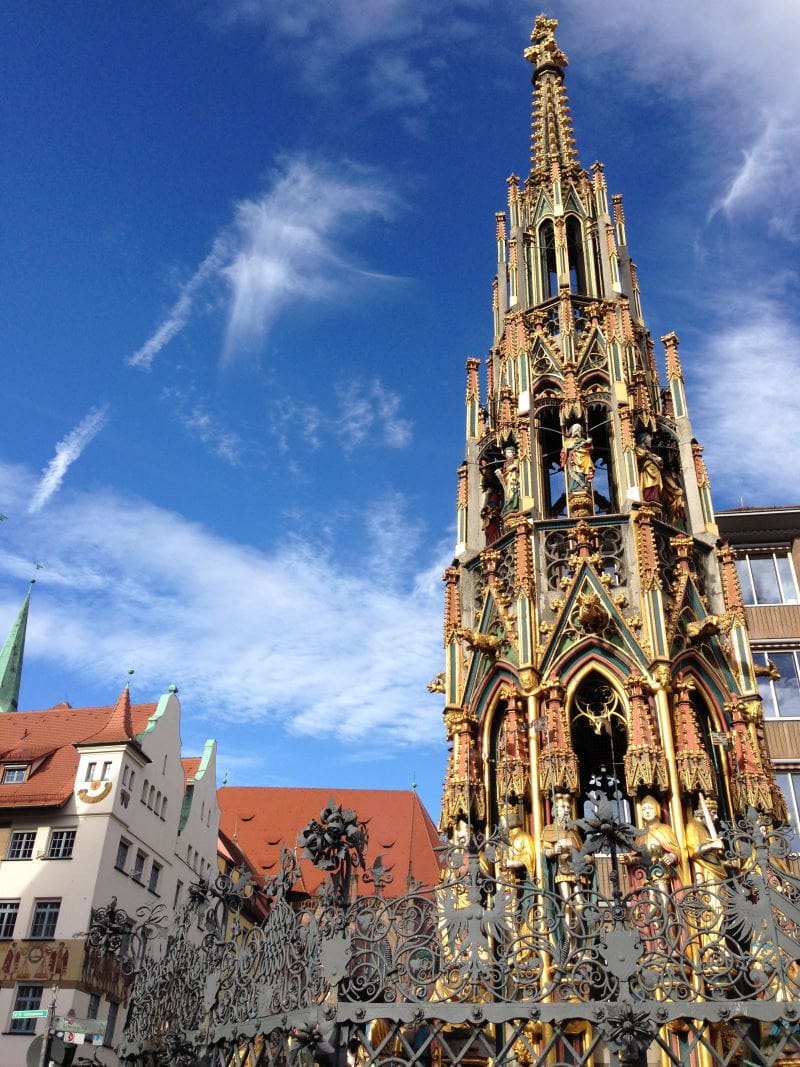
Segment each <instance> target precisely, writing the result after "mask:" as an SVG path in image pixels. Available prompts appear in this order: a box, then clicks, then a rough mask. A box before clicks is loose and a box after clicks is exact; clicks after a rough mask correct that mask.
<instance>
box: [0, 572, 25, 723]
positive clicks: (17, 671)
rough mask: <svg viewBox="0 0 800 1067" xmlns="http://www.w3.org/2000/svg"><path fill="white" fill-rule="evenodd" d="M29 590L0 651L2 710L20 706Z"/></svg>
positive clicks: (0, 702) (0, 699) (0, 700)
mask: <svg viewBox="0 0 800 1067" xmlns="http://www.w3.org/2000/svg"><path fill="white" fill-rule="evenodd" d="M30 602H31V591H30V589H29V590H28V592H27V594H26V596H25V599H24V600H23V601H22V607H21V608H20V609H19V614H18V615H17V617H16V619H15V621H14V625H13V626H12V627H11V632H10V633H9V635H8V637H7V638H6V643H5V644H4V645H3V651H2V652H0V711H16V710H17V708H18V707H19V685H20V682H21V680H22V656H23V653H24V652H25V631H26V630H27V628H28V605H29V604H30Z"/></svg>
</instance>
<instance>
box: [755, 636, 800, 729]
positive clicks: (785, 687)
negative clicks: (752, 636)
mask: <svg viewBox="0 0 800 1067" xmlns="http://www.w3.org/2000/svg"><path fill="white" fill-rule="evenodd" d="M753 659H754V660H755V662H756V663H758V664H762V663H763V664H764V665H765V666H767V665H768V664H769V663H770V662H771V663H772V664H773V666H774V667H775V668H776V672H777V673H778V674H779V675H780V678H767V677H765V676H762V677H760V678H759V679H758V691H759V693H760V694H761V699H762V700H763V701H764V714H765V715H766V716H767V718H770V719H778V718H780V719H800V653H798V652H790V651H788V650H783V651H774V652H773V651H768V652H754V653H753Z"/></svg>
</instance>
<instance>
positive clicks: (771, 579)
mask: <svg viewBox="0 0 800 1067" xmlns="http://www.w3.org/2000/svg"><path fill="white" fill-rule="evenodd" d="M736 570H737V573H738V575H739V581H740V582H741V585H742V596H743V597H744V602H745V604H797V603H798V602H799V601H800V598H799V597H798V593H797V579H796V578H795V573H794V567H793V565H792V558H791V556H790V555H789V553H788V552H780V551H778V552H762V553H756V552H745V553H744V554H743V555H742V556H740V558H739V559H737V560H736Z"/></svg>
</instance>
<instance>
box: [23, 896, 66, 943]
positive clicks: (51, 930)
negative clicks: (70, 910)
mask: <svg viewBox="0 0 800 1067" xmlns="http://www.w3.org/2000/svg"><path fill="white" fill-rule="evenodd" d="M60 907H61V901H60V900H37V901H36V903H35V904H34V906H33V919H32V920H31V932H30V936H31V937H32V938H38V939H40V940H42V941H49V940H51V938H54V937H55V936H56V923H57V922H58V911H59V908H60Z"/></svg>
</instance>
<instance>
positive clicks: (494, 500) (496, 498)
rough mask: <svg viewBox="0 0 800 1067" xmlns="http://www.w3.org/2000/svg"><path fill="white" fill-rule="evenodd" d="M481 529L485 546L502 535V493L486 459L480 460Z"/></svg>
mask: <svg viewBox="0 0 800 1067" xmlns="http://www.w3.org/2000/svg"><path fill="white" fill-rule="evenodd" d="M480 471H481V493H482V501H481V527H482V528H483V533H484V537H485V538H486V544H487V545H493V544H494V542H495V541H496V540H497V538H498V537H499V536H500V534H501V533H502V529H503V527H502V522H501V519H500V512H501V511H502V507H503V492H502V489H501V487H500V482H499V480H498V477H497V473H496V471H495V470H494V467H493V466H492V464H490V463H489V462H488V461H487V460H486V459H482V460H481V465H480Z"/></svg>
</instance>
